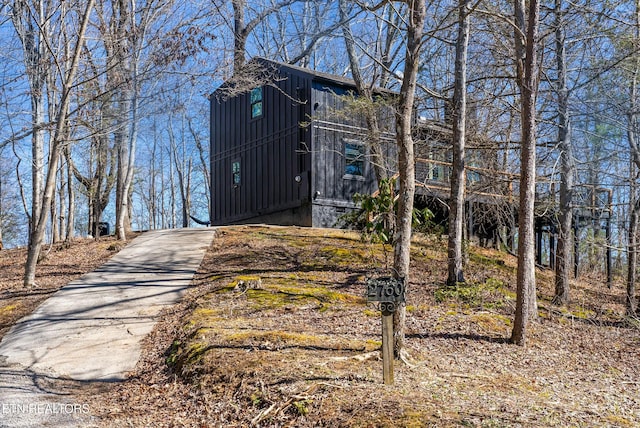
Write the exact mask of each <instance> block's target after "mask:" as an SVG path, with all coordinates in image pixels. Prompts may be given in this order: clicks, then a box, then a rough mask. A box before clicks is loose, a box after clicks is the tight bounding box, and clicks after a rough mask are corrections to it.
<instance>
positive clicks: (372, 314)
mask: <svg viewBox="0 0 640 428" xmlns="http://www.w3.org/2000/svg"><path fill="white" fill-rule="evenodd" d="M362 313H363V314H364V315H365V316H368V317H379V316H380V311H378V310H375V309H371V308H366V309H365V310H364V311H362Z"/></svg>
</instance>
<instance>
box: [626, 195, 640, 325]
mask: <svg viewBox="0 0 640 428" xmlns="http://www.w3.org/2000/svg"><path fill="white" fill-rule="evenodd" d="M630 211H631V212H630V213H629V243H628V245H629V247H628V251H627V257H628V259H629V260H628V261H627V296H626V299H625V303H626V305H625V306H626V310H627V315H628V316H636V313H637V310H638V303H637V300H636V269H637V267H638V217H639V215H638V214H639V213H640V202H639V201H638V200H637V199H636V201H635V204H634V205H633V207H631V210H630Z"/></svg>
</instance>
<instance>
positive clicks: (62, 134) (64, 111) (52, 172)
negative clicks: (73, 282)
mask: <svg viewBox="0 0 640 428" xmlns="http://www.w3.org/2000/svg"><path fill="white" fill-rule="evenodd" d="M94 2H95V0H89V1H88V3H87V5H86V7H85V9H84V11H82V12H81V13H80V20H81V24H80V27H79V29H78V35H77V38H76V43H75V46H74V47H73V49H71V50H70V52H71V53H72V56H71V58H70V63H68V67H66V68H65V69H60V70H58V72H59V73H60V75H61V77H62V82H63V86H62V90H61V91H60V102H59V103H58V111H57V116H56V121H55V123H56V127H55V131H54V134H53V136H52V140H51V144H50V146H51V148H50V156H49V165H48V168H47V177H46V181H45V188H44V194H43V196H42V200H41V203H42V209H41V211H40V215H39V217H38V218H37V219H33V221H34V223H33V224H34V227H33V232H32V234H31V239H30V242H31V245H30V246H29V251H28V253H27V263H26V266H25V275H24V285H25V286H28V287H30V286H33V285H34V284H35V276H36V265H37V262H38V257H39V256H40V250H41V248H42V244H43V241H44V234H45V230H46V226H47V218H48V214H49V208H50V205H51V203H52V198H53V193H54V190H55V183H56V173H57V170H58V161H59V159H60V153H61V151H62V149H63V146H64V144H66V143H67V142H66V138H67V137H68V134H69V129H68V126H69V123H68V120H67V119H68V113H69V103H70V98H71V93H72V90H73V88H74V85H75V78H76V73H77V70H78V63H79V61H80V53H81V51H82V46H83V44H84V36H85V32H86V30H87V25H88V22H89V17H90V15H91V11H92V9H93V5H94Z"/></svg>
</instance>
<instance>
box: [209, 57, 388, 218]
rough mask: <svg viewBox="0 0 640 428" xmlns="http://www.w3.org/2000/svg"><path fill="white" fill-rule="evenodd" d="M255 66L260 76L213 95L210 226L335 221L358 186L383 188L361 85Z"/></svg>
mask: <svg viewBox="0 0 640 428" xmlns="http://www.w3.org/2000/svg"><path fill="white" fill-rule="evenodd" d="M252 64H254V69H255V71H254V72H253V73H255V76H254V77H255V79H251V78H250V79H244V82H245V83H244V84H243V86H244V87H243V88H240V89H237V90H230V89H229V87H228V86H226V85H229V84H230V83H227V84H226V85H222V86H221V87H220V88H219V89H218V90H216V91H215V92H214V93H213V94H211V96H210V108H211V109H210V114H211V117H210V123H211V134H210V135H211V205H212V206H211V210H210V223H211V224H212V225H225V224H237V223H257V222H260V223H270V224H279V225H298V226H313V227H333V226H335V224H336V222H337V221H338V219H339V217H340V216H341V215H342V214H344V213H345V212H347V211H348V210H351V209H353V208H354V207H355V205H354V203H353V199H352V198H353V195H354V194H355V193H373V192H374V191H375V190H376V189H377V183H376V180H375V174H374V171H373V167H372V165H371V163H370V162H369V161H368V147H367V144H366V142H365V140H366V135H367V131H366V124H365V123H364V121H363V120H362V118H361V115H358V114H356V113H349V107H348V106H347V104H348V103H349V101H348V100H347V98H348V97H343V95H348V94H350V93H355V86H354V83H353V82H352V81H350V80H348V79H344V78H341V77H338V76H333V75H329V74H325V73H318V72H315V71H313V70H309V69H305V68H301V67H296V66H291V65H287V64H282V63H278V62H274V61H270V60H266V59H261V58H259V59H255V60H253V62H252ZM256 65H257V66H258V67H255V66H256ZM252 80H254V82H253V84H251V81H252ZM246 82H249V84H247V83H246ZM393 122H394V121H393V120H387V121H386V124H388V125H389V127H388V128H389V129H388V130H387V131H388V132H386V133H384V135H383V138H384V139H386V140H388V141H393V138H394V132H393V126H394V123H393ZM387 146H388V150H393V144H388V145H387Z"/></svg>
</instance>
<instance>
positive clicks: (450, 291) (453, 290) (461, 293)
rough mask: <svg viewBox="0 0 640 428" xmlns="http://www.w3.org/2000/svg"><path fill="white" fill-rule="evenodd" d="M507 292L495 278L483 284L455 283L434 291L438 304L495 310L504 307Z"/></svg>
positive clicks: (502, 284)
mask: <svg viewBox="0 0 640 428" xmlns="http://www.w3.org/2000/svg"><path fill="white" fill-rule="evenodd" d="M508 291H509V290H508V289H507V288H506V286H505V285H504V283H503V282H502V281H501V280H499V279H496V278H488V279H487V280H485V281H484V282H471V281H469V282H465V283H457V284H456V285H455V286H448V285H442V286H440V287H438V288H437V289H436V291H435V295H434V297H435V299H436V302H438V303H443V302H445V301H450V300H454V301H459V302H462V303H464V304H465V305H467V306H469V307H483V308H485V309H491V308H493V309H496V308H501V307H502V306H504V300H505V298H506V296H505V294H506V293H507V292H508Z"/></svg>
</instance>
